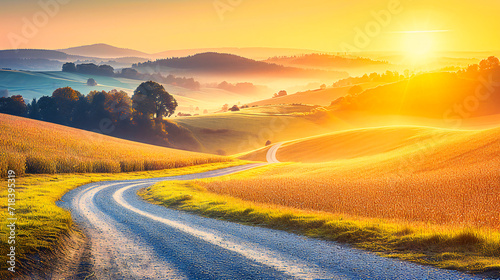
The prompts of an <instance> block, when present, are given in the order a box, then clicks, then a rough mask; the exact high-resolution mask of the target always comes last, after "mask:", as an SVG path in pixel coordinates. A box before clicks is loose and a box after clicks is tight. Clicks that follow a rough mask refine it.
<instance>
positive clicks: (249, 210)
mask: <svg viewBox="0 0 500 280" xmlns="http://www.w3.org/2000/svg"><path fill="white" fill-rule="evenodd" d="M264 168H269V167H264ZM251 172H252V171H251ZM253 172H258V171H255V170H254V171H253ZM207 180H211V179H207ZM207 180H196V181H188V182H186V181H170V182H162V183H158V184H156V185H154V186H152V187H149V188H147V189H144V190H141V191H140V192H139V194H140V195H141V196H142V197H143V198H145V199H147V200H148V201H150V202H152V203H155V204H159V205H163V206H165V207H170V208H174V209H180V210H184V211H188V212H193V213H196V214H200V215H203V216H206V217H210V218H218V219H223V220H229V221H235V222H239V223H243V224H248V225H256V226H264V227H269V228H273V229H279V230H286V231H290V232H294V233H297V234H302V235H305V236H309V237H314V238H321V239H326V240H332V241H338V242H343V243H348V244H352V245H354V246H355V247H357V248H362V249H366V250H370V251H373V252H377V253H378V254H379V255H381V256H385V257H393V258H399V259H403V260H407V261H413V262H417V263H420V264H425V265H432V266H436V267H439V268H446V269H456V270H461V271H469V272H475V273H479V272H485V271H491V270H494V271H497V272H498V271H500V234H499V233H498V231H494V230H491V231H488V230H479V229H472V228H470V229H463V228H462V229H461V228H453V227H446V226H437V225H430V224H427V223H416V222H415V223H408V222H404V223H402V222H398V221H391V220H382V219H367V218H360V217H354V216H347V215H337V214H332V213H325V212H313V211H305V210H298V209H294V208H287V207H283V206H276V205H271V204H262V203H254V202H249V201H245V200H241V199H238V198H234V197H230V196H226V195H218V194H215V193H211V192H208V191H207V190H206V189H205V188H204V187H202V186H201V184H199V183H201V182H206V181H207Z"/></svg>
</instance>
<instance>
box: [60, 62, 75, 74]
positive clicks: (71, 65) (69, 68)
mask: <svg viewBox="0 0 500 280" xmlns="http://www.w3.org/2000/svg"><path fill="white" fill-rule="evenodd" d="M62 71H63V72H76V65H75V64H74V63H72V62H67V63H64V65H63V66H62Z"/></svg>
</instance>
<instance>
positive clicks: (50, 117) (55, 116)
mask: <svg viewBox="0 0 500 280" xmlns="http://www.w3.org/2000/svg"><path fill="white" fill-rule="evenodd" d="M37 104H38V107H39V108H40V116H41V118H42V120H43V121H46V122H53V123H59V122H60V116H59V111H58V108H57V104H56V102H55V101H54V98H52V97H50V96H42V97H40V99H39V100H38V102H37Z"/></svg>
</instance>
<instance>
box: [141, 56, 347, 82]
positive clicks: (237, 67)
mask: <svg viewBox="0 0 500 280" xmlns="http://www.w3.org/2000/svg"><path fill="white" fill-rule="evenodd" d="M134 68H136V69H138V70H142V71H147V70H148V69H161V70H162V71H173V70H182V71H184V72H188V73H196V74H206V75H226V76H247V77H248V76H268V77H281V78H306V77H315V78H331V79H333V78H342V77H347V76H348V74H347V73H346V72H336V71H323V70H308V69H300V68H295V67H284V66H280V65H277V64H271V63H266V62H262V61H256V60H252V59H248V58H244V57H241V56H237V55H232V54H223V53H201V54H196V55H193V56H187V57H174V58H169V59H161V60H156V61H154V62H153V61H150V62H144V63H138V64H135V65H134Z"/></svg>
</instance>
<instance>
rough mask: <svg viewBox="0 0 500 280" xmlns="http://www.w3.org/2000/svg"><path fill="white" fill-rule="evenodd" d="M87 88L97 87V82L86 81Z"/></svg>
mask: <svg viewBox="0 0 500 280" xmlns="http://www.w3.org/2000/svg"><path fill="white" fill-rule="evenodd" d="M87 86H90V87H95V86H97V82H96V81H95V80H94V79H92V78H90V79H88V80H87Z"/></svg>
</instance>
